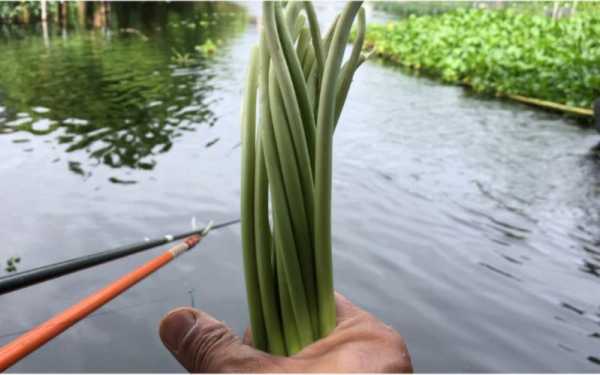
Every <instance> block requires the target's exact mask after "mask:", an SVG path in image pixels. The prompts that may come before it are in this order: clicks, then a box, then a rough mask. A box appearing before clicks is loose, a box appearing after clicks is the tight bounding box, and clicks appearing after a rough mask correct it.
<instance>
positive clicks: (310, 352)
mask: <svg viewBox="0 0 600 375" xmlns="http://www.w3.org/2000/svg"><path fill="white" fill-rule="evenodd" d="M336 308H337V326H336V328H335V330H334V331H333V332H332V333H330V334H329V335H328V336H327V337H325V338H323V339H321V340H319V341H317V342H315V343H313V344H311V345H309V346H307V347H306V348H304V349H303V350H302V351H300V352H299V353H297V354H295V355H293V356H291V357H279V356H273V355H270V354H268V353H265V352H262V351H259V350H257V349H255V348H253V347H252V345H251V340H250V339H249V338H250V334H249V332H248V331H247V332H246V335H245V336H244V339H243V340H241V339H240V338H239V337H237V336H236V335H235V334H233V332H232V331H231V329H230V328H229V327H227V326H226V325H225V324H224V323H223V322H220V321H218V320H216V319H215V318H213V317H212V316H210V315H208V314H207V313H205V312H202V311H199V310H195V309H190V308H179V309H176V310H173V311H171V312H169V313H168V314H167V315H166V316H165V317H164V318H163V320H162V321H161V323H160V337H161V339H162V341H163V343H164V344H165V346H166V347H167V349H169V351H170V352H171V353H172V354H173V356H175V358H176V359H177V360H178V361H179V362H180V363H181V364H182V365H183V366H184V367H185V368H186V369H187V370H188V371H190V372H412V364H411V361H410V355H409V353H408V350H407V348H406V344H405V343H404V340H403V339H402V337H401V336H400V335H399V334H398V332H396V331H395V330H394V329H392V328H391V327H389V326H387V325H385V324H384V323H383V322H381V321H380V320H379V319H377V318H375V317H374V316H373V315H371V314H369V313H368V312H366V311H364V310H362V309H360V308H358V307H356V306H355V305H353V304H352V303H351V302H350V301H349V300H348V299H346V298H345V297H343V296H342V295H340V294H339V293H336Z"/></svg>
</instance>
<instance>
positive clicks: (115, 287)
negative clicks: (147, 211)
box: [0, 251, 175, 371]
mask: <svg viewBox="0 0 600 375" xmlns="http://www.w3.org/2000/svg"><path fill="white" fill-rule="evenodd" d="M174 257H175V255H174V253H173V252H172V251H166V252H165V253H163V254H161V255H159V256H157V257H156V258H154V259H152V260H150V261H149V262H147V263H146V264H144V265H143V266H141V267H140V268H138V269H136V270H134V271H133V272H131V273H128V274H127V275H125V276H123V277H121V278H120V279H118V280H117V281H115V282H113V283H111V284H109V285H108V286H106V287H105V288H104V289H101V290H99V291H98V292H96V293H94V294H92V295H90V296H88V297H86V298H85V299H84V300H82V301H80V302H78V303H77V304H75V305H73V306H71V307H69V308H68V309H66V310H64V311H63V312H61V313H59V314H57V315H55V316H54V317H53V318H51V319H49V320H47V321H46V322H44V323H42V324H40V325H39V326H37V327H35V328H33V329H32V330H30V331H29V332H27V333H25V334H23V335H22V336H20V337H18V338H17V339H15V340H14V341H12V342H10V343H8V344H7V345H5V346H4V347H2V348H0V371H4V370H6V369H7V368H9V367H10V366H12V365H14V364H15V363H16V362H17V361H19V360H21V359H22V358H23V357H25V356H26V355H28V354H29V353H31V352H33V351H34V350H36V349H37V348H39V347H40V346H42V345H44V344H45V343H47V342H48V341H50V340H51V339H53V338H54V337H56V336H58V335H59V334H60V333H62V332H63V331H65V330H66V329H67V328H69V327H71V326H72V325H73V324H75V323H77V322H78V321H80V320H81V319H83V318H85V317H86V316H88V315H89V314H91V313H92V312H94V311H96V310H97V309H98V308H99V307H101V306H102V305H104V304H105V303H107V302H108V301H110V300H112V299H113V298H115V297H116V296H118V295H119V294H121V293H123V292H124V291H126V290H127V289H129V288H130V287H132V286H133V285H135V284H136V283H138V282H140V281H141V280H143V279H144V278H145V277H146V276H148V275H150V274H151V273H152V272H154V271H156V270H157V269H159V268H160V267H162V266H164V265H165V264H167V263H169V262H170V261H171V260H172V259H173V258H174Z"/></svg>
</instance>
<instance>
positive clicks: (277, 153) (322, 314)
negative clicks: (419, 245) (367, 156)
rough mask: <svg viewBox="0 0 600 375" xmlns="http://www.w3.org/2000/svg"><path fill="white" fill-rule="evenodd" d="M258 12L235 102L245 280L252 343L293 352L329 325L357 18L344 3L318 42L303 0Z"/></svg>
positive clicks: (357, 49) (361, 16) (360, 12)
mask: <svg viewBox="0 0 600 375" xmlns="http://www.w3.org/2000/svg"><path fill="white" fill-rule="evenodd" d="M262 6H263V16H262V25H261V26H262V27H261V30H260V42H259V44H258V46H256V47H254V48H253V49H252V53H251V62H250V67H249V70H248V78H247V82H246V88H245V92H244V99H243V104H242V186H241V217H242V245H243V255H244V273H245V282H246V290H247V300H248V307H249V313H250V325H251V330H252V339H253V344H254V346H255V347H256V348H258V349H261V350H264V351H268V352H270V353H272V354H277V355H292V354H294V353H296V352H298V351H300V350H301V349H302V348H303V347H305V346H307V345H309V344H310V343H312V342H314V341H316V340H318V339H320V338H322V337H324V336H326V335H327V334H328V333H329V332H331V331H332V330H333V329H334V328H335V324H336V311H335V300H334V288H333V265H332V244H331V187H332V141H333V134H334V130H335V128H336V124H337V122H338V119H339V117H340V113H341V111H342V108H343V106H344V103H345V101H346V97H347V95H348V90H349V88H350V84H351V82H352V78H353V76H354V73H355V71H356V69H357V68H358V67H359V66H360V65H361V64H362V63H363V62H364V60H365V56H364V55H362V54H361V49H362V46H363V42H364V34H365V13H364V9H362V8H361V3H360V2H350V3H348V4H346V5H345V7H344V8H343V10H342V12H341V13H340V14H339V15H338V16H337V18H336V19H335V21H334V22H333V24H332V26H331V27H330V29H329V30H328V31H327V32H326V33H325V35H324V36H322V35H321V31H320V28H319V23H318V20H317V15H316V11H315V8H314V7H313V5H312V3H310V2H297V1H293V2H288V3H287V4H286V5H285V6H284V5H283V4H282V3H278V2H264V3H263V5H262ZM355 19H356V23H357V25H356V35H357V36H356V38H355V39H354V42H353V45H352V49H351V53H350V55H349V57H348V59H347V60H346V61H345V62H343V59H344V52H345V50H346V45H347V44H348V40H349V39H348V38H349V35H350V31H351V29H352V26H353V23H354V22H355ZM257 112H258V113H257Z"/></svg>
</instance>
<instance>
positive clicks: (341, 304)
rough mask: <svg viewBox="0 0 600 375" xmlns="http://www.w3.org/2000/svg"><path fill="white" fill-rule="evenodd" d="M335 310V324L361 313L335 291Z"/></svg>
mask: <svg viewBox="0 0 600 375" xmlns="http://www.w3.org/2000/svg"><path fill="white" fill-rule="evenodd" d="M335 310H336V324H340V323H341V322H343V321H344V320H348V319H350V318H352V317H354V316H356V315H358V314H360V313H361V312H362V311H363V310H361V309H360V308H358V307H356V306H355V305H354V304H353V303H352V302H350V300H349V299H348V298H346V297H344V296H343V295H342V294H341V293H339V292H337V291H336V292H335Z"/></svg>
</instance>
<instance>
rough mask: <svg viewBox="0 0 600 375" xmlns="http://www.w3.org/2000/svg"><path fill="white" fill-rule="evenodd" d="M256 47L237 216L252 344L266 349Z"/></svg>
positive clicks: (248, 90) (248, 86) (246, 107)
mask: <svg viewBox="0 0 600 375" xmlns="http://www.w3.org/2000/svg"><path fill="white" fill-rule="evenodd" d="M257 65H258V49H257V48H256V47H254V48H253V50H252V57H251V60H250V68H249V69H248V79H247V82H246V92H245V94H244V103H243V106H242V143H243V147H242V150H243V152H242V175H243V178H242V187H241V196H242V199H241V207H240V209H241V217H242V221H243V222H244V223H245V225H243V226H242V245H243V249H244V251H243V253H244V275H245V278H246V297H247V300H248V310H249V314H250V323H251V325H252V340H253V343H254V345H255V346H256V348H258V349H261V350H267V348H268V343H267V336H266V330H265V321H264V317H263V313H262V301H261V298H260V292H259V290H260V289H259V282H258V274H257V272H258V271H257V266H256V248H255V244H254V220H253V213H254V153H255V149H254V142H255V141H254V140H255V138H256V134H255V129H256V90H257V87H258V83H257Z"/></svg>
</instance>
